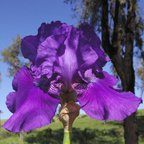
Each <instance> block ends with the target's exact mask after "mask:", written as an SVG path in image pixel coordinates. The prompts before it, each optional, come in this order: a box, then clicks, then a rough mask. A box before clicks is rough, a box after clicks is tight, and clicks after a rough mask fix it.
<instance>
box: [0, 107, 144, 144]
mask: <svg viewBox="0 0 144 144" xmlns="http://www.w3.org/2000/svg"><path fill="white" fill-rule="evenodd" d="M137 122H138V130H139V135H140V136H139V144H144V110H139V111H138V114H137ZM19 137H20V136H19V134H12V133H10V132H7V131H5V130H4V129H2V128H1V130H0V144H60V143H62V138H63V130H62V124H61V123H60V122H59V120H58V117H55V118H54V120H53V122H52V123H51V125H49V126H46V127H43V128H41V129H37V130H34V131H32V132H29V133H28V134H23V137H24V138H19ZM23 139H24V140H23ZM72 141H73V144H123V143H124V140H123V127H122V123H121V122H114V121H109V122H104V121H96V120H94V119H90V118H89V117H87V116H86V115H80V116H79V117H78V118H77V119H76V120H75V122H74V125H73V136H72Z"/></svg>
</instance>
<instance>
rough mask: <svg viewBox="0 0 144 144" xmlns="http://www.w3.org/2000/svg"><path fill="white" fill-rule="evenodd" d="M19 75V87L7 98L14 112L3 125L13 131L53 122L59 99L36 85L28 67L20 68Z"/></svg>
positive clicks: (8, 104)
mask: <svg viewBox="0 0 144 144" xmlns="http://www.w3.org/2000/svg"><path fill="white" fill-rule="evenodd" d="M17 76H19V81H18V89H17V91H16V92H14V93H10V94H9V95H8V98H7V106H8V108H9V109H10V110H11V111H12V112H14V114H13V115H12V116H11V117H10V119H9V120H8V121H7V122H6V123H5V124H4V125H3V127H4V128H6V129H7V130H9V131H12V132H20V131H25V132H27V131H30V130H32V129H35V128H39V127H42V126H45V125H48V124H49V123H51V121H52V118H53V116H54V115H55V111H56V108H57V105H58V103H59V100H57V99H54V98H53V97H51V96H49V95H48V94H46V93H44V92H43V91H42V90H41V89H39V88H38V87H36V86H34V85H33V81H32V77H31V74H30V72H29V71H28V69H27V68H25V67H23V68H22V69H20V70H19V71H18V73H17Z"/></svg>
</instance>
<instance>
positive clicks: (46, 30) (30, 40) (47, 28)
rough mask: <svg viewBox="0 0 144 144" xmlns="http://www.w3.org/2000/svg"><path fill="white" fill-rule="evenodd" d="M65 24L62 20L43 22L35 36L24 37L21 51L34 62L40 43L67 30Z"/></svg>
mask: <svg viewBox="0 0 144 144" xmlns="http://www.w3.org/2000/svg"><path fill="white" fill-rule="evenodd" d="M64 25H65V24H63V23H61V22H60V21H56V22H51V23H50V24H46V23H42V24H41V26H40V28H39V29H38V34H37V35H35V36H27V37H24V38H23V39H22V43H21V51H22V54H23V56H24V57H25V58H28V59H29V60H30V61H31V62H32V63H33V64H35V59H36V56H37V49H38V47H39V45H40V44H41V43H42V42H44V41H45V39H47V37H49V36H52V35H55V34H56V35H58V34H62V33H64V32H65V31H66V29H64V28H63V27H64Z"/></svg>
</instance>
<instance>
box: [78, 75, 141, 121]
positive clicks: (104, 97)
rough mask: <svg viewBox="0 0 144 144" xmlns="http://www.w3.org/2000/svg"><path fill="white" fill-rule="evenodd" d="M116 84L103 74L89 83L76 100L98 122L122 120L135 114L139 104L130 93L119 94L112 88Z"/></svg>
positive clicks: (139, 101) (139, 100)
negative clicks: (102, 76)
mask: <svg viewBox="0 0 144 144" xmlns="http://www.w3.org/2000/svg"><path fill="white" fill-rule="evenodd" d="M115 82H116V80H114V78H112V76H110V75H109V74H107V73H105V74H104V78H102V79H97V81H96V82H95V83H90V84H89V85H88V87H87V90H86V91H85V92H84V93H83V95H81V96H80V97H79V98H78V101H79V102H80V105H81V107H82V109H83V110H84V111H85V112H86V113H87V115H89V116H90V117H91V118H94V119H98V120H123V119H125V118H126V117H127V116H129V115H131V114H132V113H133V112H135V111H136V110H137V108H138V106H139V104H140V103H141V99H140V98H137V97H136V96H135V95H134V94H133V93H131V92H120V91H118V90H116V89H114V88H113V85H112V84H114V83H115Z"/></svg>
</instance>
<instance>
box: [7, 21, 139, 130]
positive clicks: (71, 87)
mask: <svg viewBox="0 0 144 144" xmlns="http://www.w3.org/2000/svg"><path fill="white" fill-rule="evenodd" d="M21 51H22V54H23V56H24V57H25V58H28V59H29V60H30V62H31V66H30V67H26V66H24V67H22V68H21V69H20V70H19V71H18V72H17V73H16V75H15V76H14V79H13V82H12V86H13V89H14V90H15V91H14V92H11V93H10V94H9V95H8V96H7V102H6V104H7V107H8V109H9V110H10V111H11V112H12V113H13V115H12V116H11V117H10V118H9V119H8V120H7V122H6V123H5V124H4V128H6V129H7V130H9V131H12V132H20V131H25V132H27V131H30V130H32V129H35V128H39V127H42V126H45V125H48V124H50V123H51V121H52V119H53V117H54V115H55V112H56V109H57V106H58V104H59V103H62V99H61V97H60V95H61V94H66V93H68V92H71V91H72V93H73V94H74V95H75V100H76V101H77V102H79V105H80V108H81V109H83V110H84V111H85V112H86V114H87V115H88V116H90V117H91V118H94V119H97V120H120V121H121V120H123V119H125V118H126V117H127V116H129V115H131V114H132V113H133V112H135V111H136V109H137V107H138V106H139V104H140V103H141V99H140V98H137V97H136V96H135V95H134V94H133V93H131V92H122V91H121V90H119V89H116V88H115V85H116V83H117V79H116V78H115V77H114V76H112V75H110V74H108V73H107V72H105V71H103V66H104V65H105V64H106V63H107V62H108V61H109V59H108V57H107V56H106V55H105V54H104V52H103V50H102V49H101V42H100V39H99V38H98V36H97V35H96V34H95V32H94V29H93V27H91V26H90V25H88V24H86V23H84V24H81V25H80V26H79V28H75V27H73V26H69V25H67V24H65V23H61V22H59V21H56V22H52V23H50V24H46V23H43V24H42V25H41V26H40V28H39V29H38V34H37V35H35V36H32V35H31V36H27V37H25V38H23V40H22V44H21ZM66 96H67V97H69V96H68V95H66Z"/></svg>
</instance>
